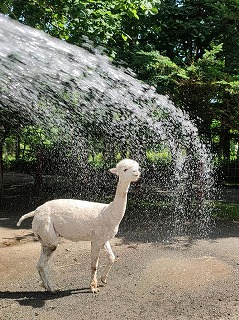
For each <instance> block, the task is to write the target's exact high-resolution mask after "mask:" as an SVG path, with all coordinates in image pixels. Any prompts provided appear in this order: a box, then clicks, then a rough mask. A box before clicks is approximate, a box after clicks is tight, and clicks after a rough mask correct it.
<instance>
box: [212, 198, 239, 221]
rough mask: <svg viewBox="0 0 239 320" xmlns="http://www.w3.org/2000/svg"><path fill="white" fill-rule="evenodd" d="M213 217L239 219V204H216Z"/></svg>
mask: <svg viewBox="0 0 239 320" xmlns="http://www.w3.org/2000/svg"><path fill="white" fill-rule="evenodd" d="M213 215H214V216H216V217H219V218H224V219H230V220H233V219H239V204H238V203H229V202H216V203H215V206H214V209H213Z"/></svg>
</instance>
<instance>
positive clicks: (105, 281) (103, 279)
mask: <svg viewBox="0 0 239 320" xmlns="http://www.w3.org/2000/svg"><path fill="white" fill-rule="evenodd" d="M101 281H102V282H103V283H104V284H106V283H107V278H106V277H103V276H102V277H101Z"/></svg>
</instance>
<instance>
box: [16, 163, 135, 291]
mask: <svg viewBox="0 0 239 320" xmlns="http://www.w3.org/2000/svg"><path fill="white" fill-rule="evenodd" d="M110 172H111V173H114V174H116V175H118V177H119V180H118V185H117V189H116V194H115V198H114V200H113V202H111V203H110V204H105V203H97V202H89V201H81V200H73V199H58V200H52V201H48V202H46V203H44V204H43V205H41V206H40V207H38V208H37V209H36V210H35V211H32V212H30V213H28V214H25V215H23V216H22V217H21V218H20V219H19V221H18V223H17V226H20V224H21V222H22V221H23V220H24V219H26V218H29V217H34V219H33V221H32V229H33V232H34V234H35V235H36V236H37V237H38V238H39V240H40V241H41V255H40V258H39V261H38V264H37V269H38V272H39V275H40V277H41V279H42V282H43V286H44V287H45V288H46V289H47V290H49V291H52V292H54V291H55V288H54V285H53V283H52V281H51V279H50V276H49V270H48V261H49V258H50V257H51V255H52V253H53V252H54V251H55V250H56V248H57V245H58V241H59V236H62V237H64V238H66V239H69V240H72V241H81V240H83V241H84V240H90V241H91V270H92V274H91V284H90V287H91V291H92V292H98V291H99V289H98V287H97V267H98V261H99V254H100V249H101V248H102V247H104V248H105V250H106V252H107V256H108V259H109V263H108V265H107V266H106V268H105V270H104V272H103V274H102V276H101V280H102V281H103V282H104V283H106V280H107V277H108V273H109V271H110V268H111V266H112V265H113V263H114V261H115V256H114V253H113V251H112V249H111V246H110V243H109V240H110V239H112V238H113V237H114V236H115V235H116V233H117V232H118V227H119V224H120V222H121V220H122V218H123V216H124V213H125V209H126V204H127V193H128V189H129V185H130V183H131V182H133V181H137V180H138V178H139V176H140V172H139V165H138V163H137V162H136V161H134V160H130V159H124V160H121V161H120V162H119V163H118V164H117V166H116V168H113V169H110Z"/></svg>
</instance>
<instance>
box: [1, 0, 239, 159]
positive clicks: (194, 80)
mask: <svg viewBox="0 0 239 320" xmlns="http://www.w3.org/2000/svg"><path fill="white" fill-rule="evenodd" d="M0 8H1V11H2V12H3V13H5V14H7V15H9V16H10V17H11V18H14V19H16V20H18V21H20V22H21V23H23V24H26V25H29V26H32V27H34V28H38V29H42V30H44V31H45V32H47V33H49V34H50V35H52V36H54V37H58V38H60V39H63V40H65V41H68V42H69V43H72V44H76V45H81V44H82V43H83V42H84V41H85V37H87V38H88V39H89V40H90V41H92V43H93V44H94V45H96V46H99V45H102V46H103V47H104V48H105V49H106V50H107V54H108V55H109V56H110V57H111V59H112V60H113V61H114V62H115V63H123V64H124V65H126V66H127V67H130V68H132V69H133V70H134V71H135V72H136V74H137V76H138V77H139V78H140V79H142V80H144V81H145V82H147V83H149V84H152V85H154V86H155V87H156V88H157V91H158V92H159V93H163V94H168V95H169V96H170V98H171V99H172V100H173V101H174V103H175V105H176V106H179V107H180V108H182V109H184V110H186V111H187V112H188V113H189V114H190V116H191V118H192V119H193V120H194V121H195V122H196V123H197V125H198V127H199V130H200V133H201V134H202V135H203V136H204V137H205V138H206V139H207V140H209V141H210V142H211V143H212V146H213V150H214V151H215V152H216V154H217V160H218V161H219V163H221V162H223V161H227V160H231V161H232V160H235V159H236V160H237V157H238V152H239V151H238V150H239V148H238V143H239V134H238V130H239V120H238V119H239V117H238V113H239V106H238V101H239V99H238V98H239V54H238V52H239V50H238V49H239V32H238V31H239V30H238V26H239V2H238V1H237V0H227V1H225V0H217V1H215V0H198V1H188V0H175V1H174V0H161V1H159V0H89V1H80V0H53V1H51V0H48V1H45V0H28V1H26V0H5V1H4V0H1V1H0ZM1 116H2V117H4V119H5V122H4V130H2V131H1V132H4V137H8V136H9V135H10V133H11V132H13V131H14V130H15V129H16V127H17V126H19V122H18V121H17V115H16V121H15V123H16V124H15V125H12V124H11V125H10V126H9V121H7V119H8V115H7V114H5V115H4V114H1ZM10 123H11V122H10ZM25 124H27V123H25ZM2 136H3V134H2ZM2 141H3V139H2Z"/></svg>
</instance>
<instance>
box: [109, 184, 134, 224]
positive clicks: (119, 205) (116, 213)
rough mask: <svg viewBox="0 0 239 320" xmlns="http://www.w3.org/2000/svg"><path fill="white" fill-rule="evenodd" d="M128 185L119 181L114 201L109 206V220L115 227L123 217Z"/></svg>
mask: <svg viewBox="0 0 239 320" xmlns="http://www.w3.org/2000/svg"><path fill="white" fill-rule="evenodd" d="M129 185H130V184H129V183H125V182H122V181H120V180H119V182H118V185H117V188H116V193H115V197H114V201H113V202H111V204H110V206H111V208H112V211H113V215H112V216H111V219H112V221H114V224H115V225H117V224H119V223H120V221H121V220H122V218H123V216H124V213H125V209H126V205H127V193H128V190H129Z"/></svg>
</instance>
